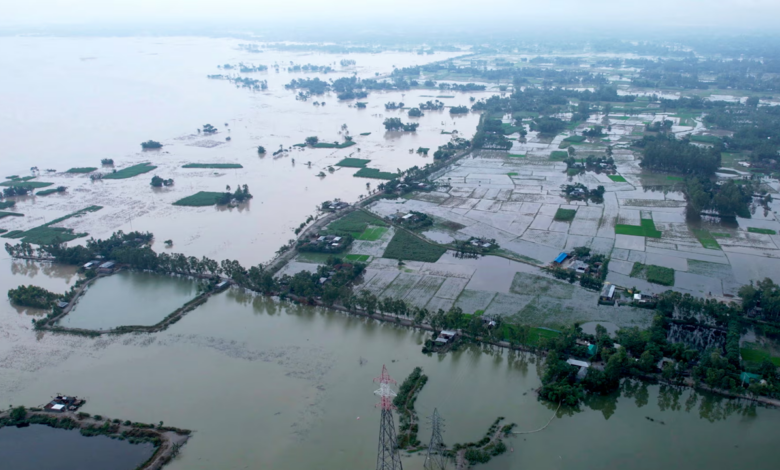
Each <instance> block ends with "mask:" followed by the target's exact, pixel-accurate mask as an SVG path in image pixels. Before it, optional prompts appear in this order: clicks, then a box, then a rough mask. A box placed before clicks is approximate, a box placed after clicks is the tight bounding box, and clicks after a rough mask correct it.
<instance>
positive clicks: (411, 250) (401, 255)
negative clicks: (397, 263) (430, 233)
mask: <svg viewBox="0 0 780 470" xmlns="http://www.w3.org/2000/svg"><path fill="white" fill-rule="evenodd" d="M445 251H447V249H446V248H444V247H442V246H439V245H435V244H432V243H428V242H426V241H424V240H422V239H420V238H418V237H416V236H414V235H412V234H410V233H409V232H407V231H406V230H398V231H396V232H395V235H393V238H392V240H390V243H389V244H388V245H387V248H385V253H384V254H383V255H382V257H383V258H392V259H398V260H404V261H425V262H428V263H435V262H436V261H437V260H438V259H439V258H441V255H443V254H444V252H445Z"/></svg>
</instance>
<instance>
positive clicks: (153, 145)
mask: <svg viewBox="0 0 780 470" xmlns="http://www.w3.org/2000/svg"><path fill="white" fill-rule="evenodd" d="M162 146H163V145H162V144H161V143H159V142H157V141H155V140H147V141H146V142H141V148H142V149H144V150H153V149H159V148H162Z"/></svg>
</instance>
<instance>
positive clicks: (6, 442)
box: [0, 424, 154, 470]
mask: <svg viewBox="0 0 780 470" xmlns="http://www.w3.org/2000/svg"><path fill="white" fill-rule="evenodd" d="M153 453H154V447H153V446H152V445H151V444H130V443H129V442H127V441H119V440H114V439H111V438H109V437H106V436H92V437H85V436H82V435H81V433H79V432H78V430H75V431H73V430H71V431H67V430H64V429H54V428H50V427H48V426H43V425H39V424H36V425H32V426H27V427H23V428H17V427H12V426H9V427H4V428H2V429H0V455H2V456H3V468H8V469H13V470H105V469H107V468H110V469H112V470H133V469H135V468H137V467H138V466H139V465H141V464H142V463H144V462H145V461H146V460H147V459H148V458H149V457H151V456H152V454H153Z"/></svg>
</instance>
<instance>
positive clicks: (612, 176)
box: [607, 175, 626, 183]
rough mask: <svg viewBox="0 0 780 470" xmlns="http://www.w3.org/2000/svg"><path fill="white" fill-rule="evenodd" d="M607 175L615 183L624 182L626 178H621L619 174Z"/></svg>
mask: <svg viewBox="0 0 780 470" xmlns="http://www.w3.org/2000/svg"><path fill="white" fill-rule="evenodd" d="M607 176H609V179H611V180H612V181H614V182H615V183H625V182H626V179H625V178H623V177H622V176H620V175H607Z"/></svg>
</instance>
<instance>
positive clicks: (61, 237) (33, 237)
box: [3, 206, 102, 245]
mask: <svg viewBox="0 0 780 470" xmlns="http://www.w3.org/2000/svg"><path fill="white" fill-rule="evenodd" d="M100 209H102V207H101V206H89V207H85V208H84V209H81V210H79V211H76V212H73V213H71V214H68V215H66V216H64V217H60V218H59V219H54V220H52V221H51V222H49V223H46V224H43V225H39V226H38V227H34V228H31V229H30V230H14V231H12V232H8V233H6V234H4V235H3V237H4V238H16V239H21V241H23V242H25V243H34V244H36V245H51V244H53V243H64V242H69V241H71V240H75V239H77V238H81V237H86V236H87V235H88V234H86V233H74V232H73V229H69V228H62V227H52V225H55V224H58V223H60V222H62V221H64V220H67V219H70V218H71V217H80V216H82V215H84V214H86V213H89V212H95V211H99V210H100Z"/></svg>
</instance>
